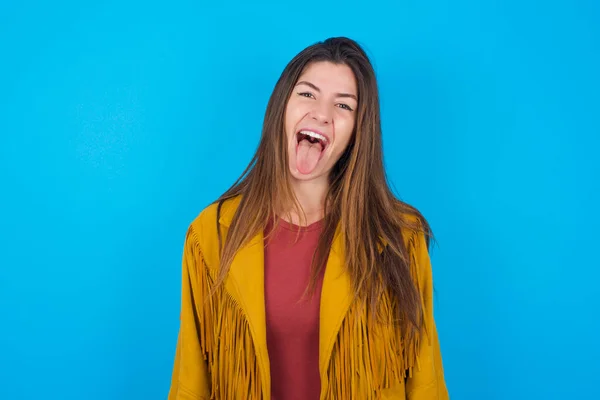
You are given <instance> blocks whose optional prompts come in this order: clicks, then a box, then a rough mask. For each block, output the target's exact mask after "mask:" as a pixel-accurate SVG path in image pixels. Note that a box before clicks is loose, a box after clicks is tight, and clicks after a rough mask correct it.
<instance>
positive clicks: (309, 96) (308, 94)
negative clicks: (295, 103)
mask: <svg viewBox="0 0 600 400" xmlns="http://www.w3.org/2000/svg"><path fill="white" fill-rule="evenodd" d="M298 94H299V95H300V96H302V97H308V98H313V99H314V98H315V96H313V94H312V93H311V92H300V93H298Z"/></svg>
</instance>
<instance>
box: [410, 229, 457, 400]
mask: <svg viewBox="0 0 600 400" xmlns="http://www.w3.org/2000/svg"><path fill="white" fill-rule="evenodd" d="M414 251H415V261H416V262H417V268H418V271H419V273H418V275H419V287H420V288H421V296H422V301H423V312H424V315H423V317H424V320H425V321H424V322H425V330H426V332H425V335H423V336H422V339H421V340H420V344H419V348H418V352H419V353H418V358H419V364H418V366H416V367H415V368H414V369H413V373H412V376H411V377H409V378H407V380H406V398H407V399H409V400H447V399H449V395H448V390H447V388H446V383H445V380H444V369H443V365H442V355H441V350H440V342H439V339H438V333H437V329H436V325H435V320H434V317H433V280H432V271H431V260H430V257H429V252H428V250H427V244H426V242H425V236H424V235H423V233H419V234H417V235H416V239H415V243H414Z"/></svg>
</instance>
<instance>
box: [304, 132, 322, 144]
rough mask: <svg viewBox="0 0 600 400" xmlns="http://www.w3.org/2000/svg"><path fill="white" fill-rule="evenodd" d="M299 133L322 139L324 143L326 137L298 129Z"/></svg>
mask: <svg viewBox="0 0 600 400" xmlns="http://www.w3.org/2000/svg"><path fill="white" fill-rule="evenodd" d="M300 133H301V134H303V135H306V136H310V137H313V138H315V139H319V140H320V141H322V142H324V143H326V142H327V138H326V137H325V136H323V135H320V134H318V133H315V132H313V131H300Z"/></svg>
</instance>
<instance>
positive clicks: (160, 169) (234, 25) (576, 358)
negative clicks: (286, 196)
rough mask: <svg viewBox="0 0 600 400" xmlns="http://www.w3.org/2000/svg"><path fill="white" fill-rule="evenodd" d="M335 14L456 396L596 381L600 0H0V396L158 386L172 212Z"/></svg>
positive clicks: (193, 204) (546, 393)
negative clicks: (431, 302)
mask: <svg viewBox="0 0 600 400" xmlns="http://www.w3.org/2000/svg"><path fill="white" fill-rule="evenodd" d="M85 3H87V4H85ZM95 3H98V4H95ZM100 3H102V4H100ZM336 35H346V36H350V37H352V38H354V39H356V40H358V41H359V42H360V43H362V44H363V45H364V46H365V48H366V49H367V50H368V52H369V54H370V55H371V57H372V60H373V63H374V65H375V68H376V72H377V74H378V77H379V82H380V90H381V103H382V104H381V107H382V118H383V129H384V146H385V157H386V163H387V167H388V171H389V175H390V179H391V181H392V182H393V184H394V187H395V188H396V191H397V193H398V194H399V195H400V197H401V198H402V199H403V200H405V201H407V202H409V203H411V204H413V205H415V206H417V207H418V208H420V209H421V211H422V212H423V213H424V214H425V216H426V217H427V218H428V219H429V220H430V222H431V224H432V226H433V229H434V232H435V233H436V236H437V240H438V246H437V247H435V248H434V250H433V252H432V260H433V268H434V276H435V286H436V318H437V321H438V325H439V334H440V340H441V342H442V346H443V355H444V363H445V369H446V379H447V384H448V388H449V390H450V393H451V397H452V398H453V399H473V400H480V399H565V398H581V399H584V398H585V399H591V398H596V399H597V398H600V386H599V385H597V384H596V383H594V382H596V381H597V379H598V374H599V373H600V368H599V367H598V365H599V364H598V360H599V359H600V345H599V344H598V328H599V327H600V326H599V321H598V316H599V311H598V309H599V306H600V302H599V300H598V297H597V296H598V290H597V285H598V279H599V278H600V275H599V272H598V271H599V267H600V263H599V262H598V233H597V232H598V231H597V226H598V223H599V222H600V218H599V213H598V211H597V207H598V204H600V188H599V186H600V184H599V182H598V181H599V179H600V171H599V169H600V168H599V162H598V161H597V160H598V159H597V157H598V155H597V153H598V150H599V148H600V139H599V137H600V126H599V123H598V114H599V111H600V98H599V93H600V79H599V71H600V56H599V54H600V6H599V3H598V2H596V1H594V0H588V1H585V0H577V1H575V0H571V1H568V0H562V1H532V0H528V1H523V0H505V1H485V0H481V1H466V0H452V1H450V0H430V1H419V2H417V1H414V0H408V1H396V2H392V1H390V2H381V1H379V2H378V1H370V2H366V3H365V2H348V1H346V2H327V3H322V2H321V1H304V2H290V3H285V2H275V1H273V2H263V3H254V2H241V1H240V2H228V3H221V4H220V5H217V3H208V2H202V1H179V0H173V1H169V2H164V3H161V2H147V1H134V0H128V1H123V0H121V1H118V2H117V1H106V2H76V1H71V2H65V1H62V2H39V1H20V2H17V1H8V2H7V1H6V0H4V1H3V2H2V3H1V5H0V57H1V59H0V60H1V63H0V135H1V136H0V138H1V142H0V173H1V175H0V178H1V184H2V185H1V188H2V192H1V196H0V216H1V220H0V321H1V329H0V398H1V399H60V400H68V399H93V400H95V399H124V400H125V399H127V400H132V399H164V398H165V397H166V394H167V391H168V386H169V381H170V374H171V368H172V362H173V352H174V348H175V340H176V334H177V328H178V313H179V290H180V272H181V266H180V265H181V264H180V262H181V251H182V244H183V239H184V234H185V229H186V227H187V225H188V224H189V223H190V222H191V220H192V219H193V218H194V217H195V216H196V215H197V214H198V213H199V212H200V210H201V209H202V208H203V207H204V206H205V205H206V204H208V202H209V201H211V200H213V199H214V198H216V196H218V195H219V194H220V193H221V192H222V191H223V190H225V189H226V187H227V186H228V185H229V184H231V183H232V182H233V180H234V179H235V178H237V176H238V174H239V173H241V171H242V170H243V168H244V167H245V165H246V163H247V162H248V161H249V159H250V157H251V155H252V153H253V152H254V150H255V148H256V145H257V143H258V139H259V136H260V129H261V123H262V118H263V113H264V109H265V106H266V103H267V99H268V96H269V94H270V92H271V90H272V88H273V86H274V84H275V81H276V79H277V78H278V76H279V74H280V72H281V71H282V69H283V68H284V66H285V64H286V63H287V62H288V61H289V60H290V59H291V57H293V56H294V55H295V54H296V53H297V52H299V51H300V50H301V49H302V48H304V47H305V46H307V45H309V44H312V43H313V42H315V41H317V40H321V39H324V38H326V37H329V36H336Z"/></svg>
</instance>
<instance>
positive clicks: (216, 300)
mask: <svg viewBox="0 0 600 400" xmlns="http://www.w3.org/2000/svg"><path fill="white" fill-rule="evenodd" d="M407 244H408V247H409V248H408V250H409V254H410V255H411V259H410V269H411V274H412V276H413V278H414V281H415V284H416V285H417V288H418V290H419V293H421V282H419V273H418V271H417V266H418V264H417V260H416V255H417V254H418V249H417V248H416V246H418V245H419V241H418V240H417V237H416V234H414V235H411V237H410V238H409V240H408V242H407ZM195 247H196V249H195V251H194V254H195V255H196V257H197V258H198V259H197V260H196V263H197V264H196V265H198V266H199V267H200V268H198V269H199V270H198V279H199V281H200V282H198V283H199V288H200V292H201V294H202V295H201V296H200V297H201V298H204V299H205V301H204V304H198V314H199V315H198V318H199V320H200V321H199V325H200V327H201V332H200V335H201V348H202V353H203V355H204V359H205V361H206V362H207V365H208V370H209V373H210V377H211V397H210V398H211V399H214V400H217V399H218V400H222V399H240V400H241V399H253V400H254V399H257V400H258V399H263V398H264V393H263V392H262V387H261V380H260V372H259V365H258V362H257V357H256V352H255V347H254V343H253V341H252V336H251V333H250V329H249V326H248V321H247V319H246V316H245V315H244V313H243V311H242V309H241V308H240V306H239V305H238V304H237V303H236V302H235V300H234V299H233V298H232V297H231V296H230V295H229V294H228V293H227V292H226V291H225V289H224V287H220V288H218V289H217V290H216V291H215V292H214V293H213V295H212V296H209V294H210V293H211V290H212V286H213V282H214V279H213V276H211V273H210V270H209V268H208V266H207V265H206V263H205V262H204V258H203V255H202V252H201V249H200V248H199V246H198V244H197V242H196V243H195ZM421 304H422V307H423V308H424V302H423V299H422V298H421ZM380 305H381V307H382V308H381V309H382V311H383V312H384V315H391V312H392V307H391V305H392V302H391V301H390V299H389V297H388V296H383V297H382V299H381V302H380ZM368 308H369V307H359V306H358V304H356V305H354V306H351V307H350V309H349V311H348V313H347V315H346V317H345V318H344V320H343V321H342V325H341V327H340V330H339V333H338V336H337V339H336V342H335V344H334V347H333V350H332V354H331V358H330V361H329V365H328V369H327V376H328V385H327V388H326V396H325V397H326V399H331V400H334V399H335V400H338V399H361V400H363V399H364V400H370V399H378V398H379V397H380V394H381V390H382V389H385V388H389V387H392V386H395V385H397V384H401V383H402V382H403V381H404V379H406V378H407V377H411V376H412V372H413V369H414V368H417V369H418V368H419V358H418V347H419V343H420V341H421V340H422V338H423V337H422V335H421V334H426V333H427V332H428V329H429V327H428V326H427V325H428V321H427V320H426V319H424V320H423V327H422V328H423V329H422V330H421V332H420V333H421V334H418V335H414V336H412V337H408V336H405V337H401V335H400V334H399V327H398V326H397V325H395V324H393V323H389V324H383V323H376V321H375V316H374V315H372V313H371V312H370V310H368ZM426 336H428V335H427V334H426Z"/></svg>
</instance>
